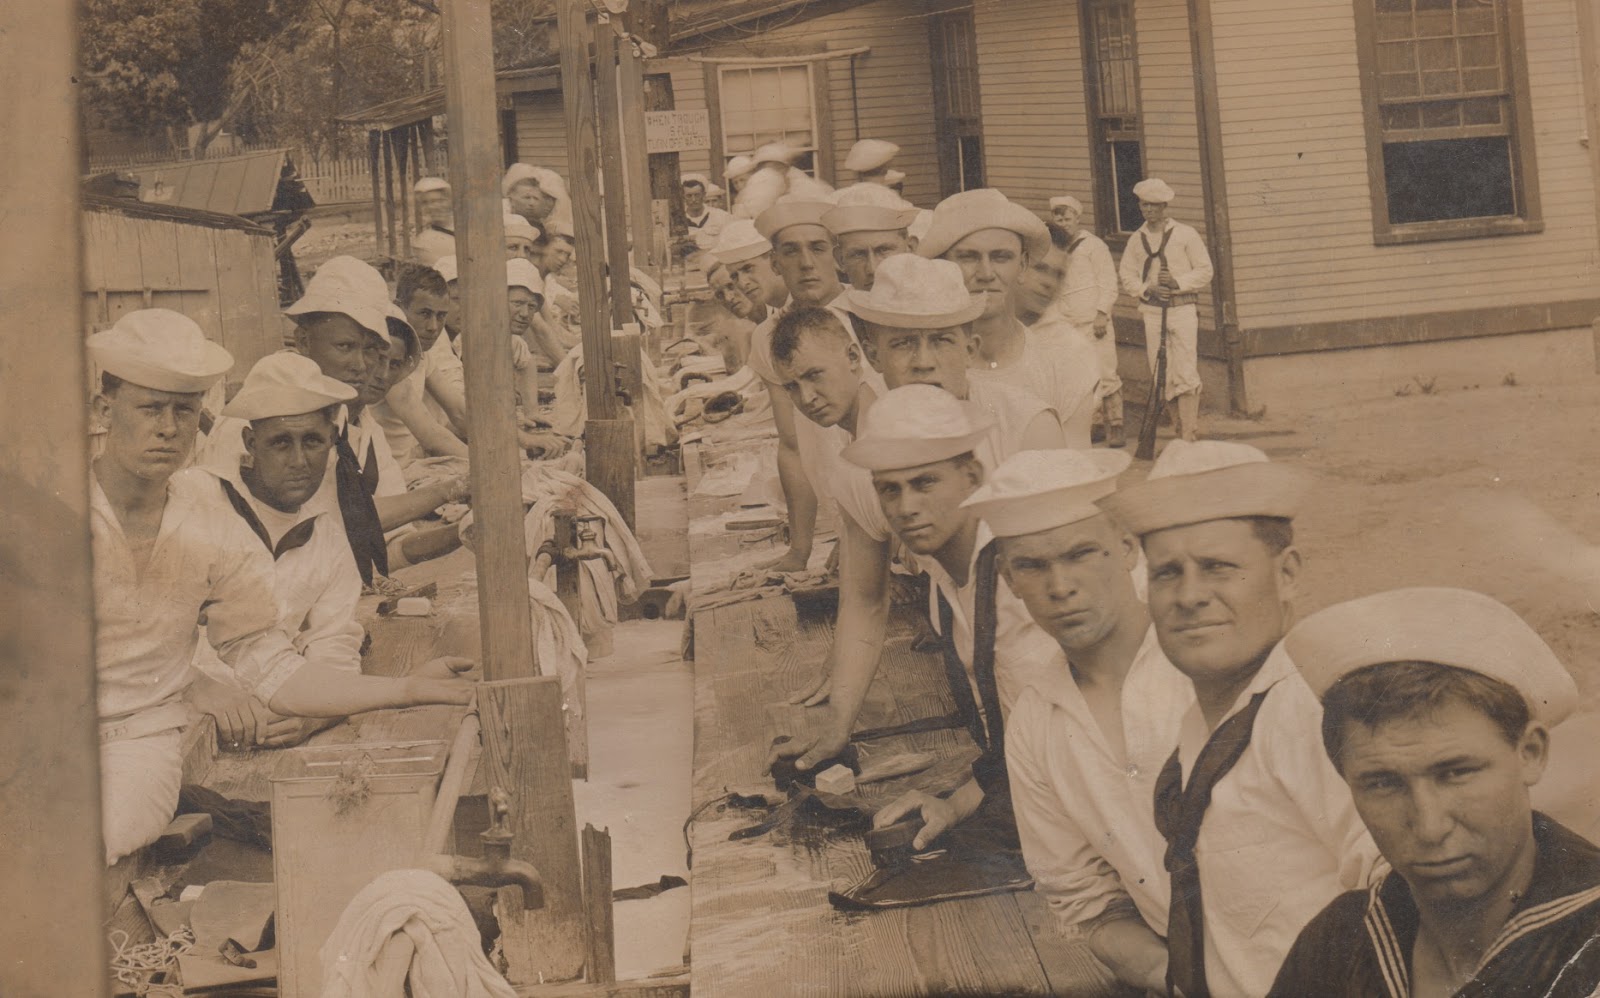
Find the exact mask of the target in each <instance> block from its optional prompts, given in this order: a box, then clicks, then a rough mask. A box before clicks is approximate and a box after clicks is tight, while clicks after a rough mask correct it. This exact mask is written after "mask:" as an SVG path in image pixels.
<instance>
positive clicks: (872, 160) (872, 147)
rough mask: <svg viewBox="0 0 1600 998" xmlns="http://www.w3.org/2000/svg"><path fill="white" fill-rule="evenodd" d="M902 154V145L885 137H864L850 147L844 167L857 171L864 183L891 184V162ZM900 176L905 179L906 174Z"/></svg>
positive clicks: (858, 177)
mask: <svg viewBox="0 0 1600 998" xmlns="http://www.w3.org/2000/svg"><path fill="white" fill-rule="evenodd" d="M899 154H900V147H899V146H897V145H895V144H894V143H893V142H885V141H884V140H883V139H862V140H861V141H859V142H857V143H856V144H855V145H853V146H851V147H850V153H849V155H847V156H845V158H844V168H845V169H846V170H853V171H855V175H856V179H857V180H858V181H859V182H861V183H863V184H882V185H883V186H885V187H887V186H888V184H889V179H888V173H889V163H890V162H892V161H893V160H894V158H895V157H896V156H898V155H899ZM900 178H901V179H902V180H904V179H905V174H903V173H902V174H901V175H900Z"/></svg>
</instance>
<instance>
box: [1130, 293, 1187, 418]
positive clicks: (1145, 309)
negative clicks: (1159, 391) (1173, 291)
mask: <svg viewBox="0 0 1600 998" xmlns="http://www.w3.org/2000/svg"><path fill="white" fill-rule="evenodd" d="M1139 314H1140V315H1142V316H1144V346H1145V352H1146V354H1147V355H1148V356H1149V357H1150V376H1151V377H1152V378H1153V377H1155V373H1156V351H1157V350H1158V349H1160V347H1161V309H1160V308H1158V307H1156V306H1154V305H1143V304H1141V305H1140V306H1139ZM1199 335H1200V309H1199V308H1197V307H1195V306H1194V305H1176V306H1173V307H1172V308H1169V309H1167V398H1168V399H1169V400H1170V399H1175V398H1177V397H1178V396H1179V395H1186V394H1188V393H1189V392H1194V393H1195V394H1197V395H1198V394H1199V393H1200V357H1199V344H1198V339H1199Z"/></svg>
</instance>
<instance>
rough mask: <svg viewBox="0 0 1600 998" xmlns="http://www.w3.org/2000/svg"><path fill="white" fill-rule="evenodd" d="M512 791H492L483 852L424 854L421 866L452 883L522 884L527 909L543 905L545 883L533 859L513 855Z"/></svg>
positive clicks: (484, 885)
mask: <svg viewBox="0 0 1600 998" xmlns="http://www.w3.org/2000/svg"><path fill="white" fill-rule="evenodd" d="M512 838H513V833H512V831H511V795H510V794H508V793H506V792H505V791H504V790H502V789H500V788H499V787H495V788H494V789H492V790H490V791H489V827H488V828H487V829H485V830H484V832H483V833H482V834H481V835H479V836H478V840H479V841H480V842H482V843H483V855H482V856H481V857H478V856H452V855H449V854H445V853H439V854H435V855H432V856H424V857H423V858H422V862H421V863H420V864H419V865H420V866H421V867H422V869H424V870H428V871H430V872H432V873H437V874H438V875H439V876H441V877H443V878H444V879H446V880H448V881H450V882H451V883H452V884H472V885H473V886H475V887H509V886H511V885H512V884H516V885H517V886H518V887H521V888H522V907H523V909H524V910H526V911H532V910H533V909H535V908H543V907H544V885H543V884H542V883H541V882H540V878H539V871H538V870H537V869H535V868H534V865H533V864H532V863H529V862H528V861H526V860H521V859H512V858H511V840H512Z"/></svg>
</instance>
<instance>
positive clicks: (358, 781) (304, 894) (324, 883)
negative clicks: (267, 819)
mask: <svg viewBox="0 0 1600 998" xmlns="http://www.w3.org/2000/svg"><path fill="white" fill-rule="evenodd" d="M448 754H449V745H448V744H447V743H446V742H443V741H419V742H390V743H375V744H366V745H340V746H327V747H321V748H301V749H294V750H292V755H293V759H292V762H291V764H290V765H286V766H284V767H283V769H282V771H281V772H282V775H280V776H277V777H275V778H274V779H273V781H272V842H273V857H272V863H273V873H274V877H275V879H276V881H277V887H278V912H277V940H278V955H279V961H278V962H279V970H278V993H279V994H280V995H281V996H283V998H317V996H318V995H320V994H321V993H322V962H321V961H322V958H321V949H322V944H323V943H324V942H325V941H326V940H327V938H328V936H329V935H330V934H331V933H332V932H333V928H334V926H335V925H336V924H337V923H338V921H339V916H340V915H341V914H342V913H343V912H344V909H345V905H347V904H349V903H350V899H351V898H353V897H355V895H356V894H357V893H358V892H359V891H360V890H361V889H362V888H363V887H365V886H366V885H367V884H368V883H370V882H371V881H372V880H373V878H375V877H377V876H378V875H379V874H381V873H386V872H388V871H389V870H397V869H405V868H407V867H410V866H413V865H415V862H416V859H417V857H418V855H419V854H420V853H421V850H422V840H423V835H424V832H425V831H426V830H427V827H428V816H429V814H430V812H431V811H432V810H433V803H434V797H435V795H436V794H437V792H438V786H439V777H440V774H441V773H442V772H443V770H444V764H445V757H446V756H447V755H448Z"/></svg>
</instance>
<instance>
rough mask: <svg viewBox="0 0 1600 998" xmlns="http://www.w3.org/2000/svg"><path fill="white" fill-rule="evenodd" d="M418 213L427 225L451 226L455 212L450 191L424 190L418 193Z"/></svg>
mask: <svg viewBox="0 0 1600 998" xmlns="http://www.w3.org/2000/svg"><path fill="white" fill-rule="evenodd" d="M417 213H418V214H420V215H421V216H422V221H423V224H425V225H442V226H444V227H445V228H447V229H448V228H450V227H451V225H450V223H451V221H452V217H453V213H452V211H451V208H450V192H449V191H424V192H422V193H421V194H418V195H417Z"/></svg>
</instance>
